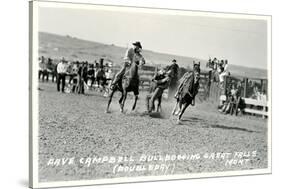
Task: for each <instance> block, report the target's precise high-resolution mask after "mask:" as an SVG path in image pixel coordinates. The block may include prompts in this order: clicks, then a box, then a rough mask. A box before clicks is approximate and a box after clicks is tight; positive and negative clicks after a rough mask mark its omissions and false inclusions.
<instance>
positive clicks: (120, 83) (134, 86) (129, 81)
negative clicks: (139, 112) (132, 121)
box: [106, 61, 145, 113]
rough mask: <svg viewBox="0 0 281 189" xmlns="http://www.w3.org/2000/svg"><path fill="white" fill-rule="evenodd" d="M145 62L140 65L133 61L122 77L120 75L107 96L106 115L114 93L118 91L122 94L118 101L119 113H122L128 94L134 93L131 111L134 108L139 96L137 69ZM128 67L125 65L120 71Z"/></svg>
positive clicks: (138, 62)
mask: <svg viewBox="0 0 281 189" xmlns="http://www.w3.org/2000/svg"><path fill="white" fill-rule="evenodd" d="M144 63H145V62H144V61H142V62H141V64H140V61H134V62H133V63H132V64H131V65H130V68H129V70H128V72H126V73H125V74H124V75H122V76H121V77H120V78H119V79H118V80H117V81H116V85H115V86H114V87H113V88H112V90H111V93H110V95H109V101H108V104H107V108H106V113H108V112H109V106H110V103H111V101H112V98H113V95H114V93H115V92H116V91H120V92H121V93H122V96H121V98H120V99H119V105H120V111H121V112H123V111H124V104H125V101H126V98H127V94H128V92H134V95H135V101H134V104H133V107H132V110H134V109H135V108H136V104H137V101H138V95H139V83H140V81H139V74H138V69H139V66H140V65H143V64H144ZM127 66H128V65H127V64H126V63H125V64H124V67H123V68H122V69H126V67H127Z"/></svg>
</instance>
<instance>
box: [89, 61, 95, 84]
mask: <svg viewBox="0 0 281 189" xmlns="http://www.w3.org/2000/svg"><path fill="white" fill-rule="evenodd" d="M88 78H89V79H90V80H91V88H92V87H93V84H94V82H95V69H94V65H93V64H90V65H89V69H88Z"/></svg>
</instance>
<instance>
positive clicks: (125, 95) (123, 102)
mask: <svg viewBox="0 0 281 189" xmlns="http://www.w3.org/2000/svg"><path fill="white" fill-rule="evenodd" d="M127 93H128V92H127V91H126V90H124V91H123V93H122V97H123V98H122V97H121V98H122V102H121V104H120V111H121V112H123V111H124V105H125V101H126V98H127ZM120 100H121V99H120ZM119 102H120V101H119Z"/></svg>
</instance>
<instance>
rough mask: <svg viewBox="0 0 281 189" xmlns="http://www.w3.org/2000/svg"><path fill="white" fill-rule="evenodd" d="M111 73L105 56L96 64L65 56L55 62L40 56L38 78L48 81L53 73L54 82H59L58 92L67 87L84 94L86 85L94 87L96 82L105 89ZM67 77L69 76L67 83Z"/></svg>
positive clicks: (100, 87) (98, 86) (63, 90)
mask: <svg viewBox="0 0 281 189" xmlns="http://www.w3.org/2000/svg"><path fill="white" fill-rule="evenodd" d="M109 74H110V70H109V69H108V67H107V66H104V59H103V58H101V59H100V60H99V62H97V61H95V64H90V63H88V62H87V61H67V60H66V59H65V58H64V57H62V58H61V59H60V61H59V63H57V64H55V63H54V61H53V60H52V59H51V58H45V57H44V56H41V57H40V58H39V71H38V79H39V80H42V82H47V81H48V80H49V75H51V76H52V82H55V81H56V83H57V91H58V92H63V93H64V92H65V90H66V89H67V91H68V92H73V93H78V94H84V93H85V87H90V88H92V87H93V85H94V84H96V86H97V88H99V89H101V90H104V88H105V85H106V83H107V81H108V80H109V77H110V76H109ZM66 77H68V78H69V79H68V82H67V83H66V81H67V80H66ZM88 83H90V84H89V86H88Z"/></svg>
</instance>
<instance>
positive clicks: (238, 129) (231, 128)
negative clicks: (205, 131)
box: [205, 124, 258, 133]
mask: <svg viewBox="0 0 281 189" xmlns="http://www.w3.org/2000/svg"><path fill="white" fill-rule="evenodd" d="M205 127H206V128H209V127H211V128H218V129H226V130H237V131H244V132H248V133H254V132H255V133H258V132H257V131H253V130H249V129H245V128H240V127H228V126H224V125H217V124H214V125H210V126H205Z"/></svg>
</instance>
